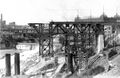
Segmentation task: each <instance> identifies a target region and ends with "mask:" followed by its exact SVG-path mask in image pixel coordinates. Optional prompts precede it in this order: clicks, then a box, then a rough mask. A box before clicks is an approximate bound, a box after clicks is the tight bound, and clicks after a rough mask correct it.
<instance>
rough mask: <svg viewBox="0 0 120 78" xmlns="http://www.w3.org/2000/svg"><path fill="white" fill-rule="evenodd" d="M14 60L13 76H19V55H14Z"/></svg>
mask: <svg viewBox="0 0 120 78" xmlns="http://www.w3.org/2000/svg"><path fill="white" fill-rule="evenodd" d="M14 60H15V63H14V65H15V75H19V74H20V55H19V53H15V57H14Z"/></svg>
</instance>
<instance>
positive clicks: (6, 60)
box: [5, 54, 11, 76]
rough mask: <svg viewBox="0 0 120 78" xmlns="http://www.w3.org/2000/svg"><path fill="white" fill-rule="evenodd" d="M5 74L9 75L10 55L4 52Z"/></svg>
mask: <svg viewBox="0 0 120 78" xmlns="http://www.w3.org/2000/svg"><path fill="white" fill-rule="evenodd" d="M5 64H6V73H5V75H6V76H11V55H10V54H5Z"/></svg>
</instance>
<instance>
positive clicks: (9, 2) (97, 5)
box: [0, 0, 120, 25]
mask: <svg viewBox="0 0 120 78" xmlns="http://www.w3.org/2000/svg"><path fill="white" fill-rule="evenodd" d="M103 12H104V13H105V14H106V15H107V16H110V17H111V16H114V15H115V14H116V13H118V14H120V0H0V13H2V14H3V19H4V20H6V21H7V23H9V22H16V24H19V25H27V24H28V23H42V22H43V23H44V22H46V23H47V22H50V21H71V20H74V18H75V17H76V16H77V15H79V16H80V17H81V18H86V17H90V16H92V17H99V16H100V15H101V14H102V13H103Z"/></svg>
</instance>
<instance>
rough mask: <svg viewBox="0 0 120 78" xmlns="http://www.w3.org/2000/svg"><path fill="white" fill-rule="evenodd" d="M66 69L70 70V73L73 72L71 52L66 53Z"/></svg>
mask: <svg viewBox="0 0 120 78" xmlns="http://www.w3.org/2000/svg"><path fill="white" fill-rule="evenodd" d="M68 69H69V70H70V71H71V73H74V68H73V55H72V53H68Z"/></svg>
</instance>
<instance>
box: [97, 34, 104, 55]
mask: <svg viewBox="0 0 120 78" xmlns="http://www.w3.org/2000/svg"><path fill="white" fill-rule="evenodd" d="M97 41H98V45H97V48H98V50H97V54H98V53H99V52H100V51H101V50H102V49H103V48H104V35H103V34H101V33H100V34H99V35H98V40H97Z"/></svg>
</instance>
